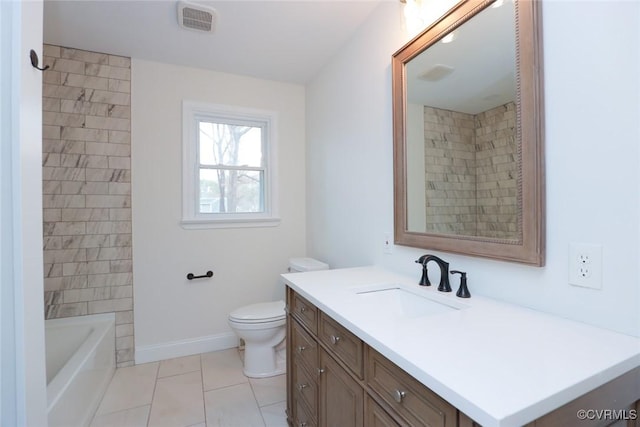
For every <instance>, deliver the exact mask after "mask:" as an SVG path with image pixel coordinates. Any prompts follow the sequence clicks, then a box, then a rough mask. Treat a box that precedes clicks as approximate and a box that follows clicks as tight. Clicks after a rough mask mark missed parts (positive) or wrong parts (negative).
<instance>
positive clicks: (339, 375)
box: [287, 287, 640, 427]
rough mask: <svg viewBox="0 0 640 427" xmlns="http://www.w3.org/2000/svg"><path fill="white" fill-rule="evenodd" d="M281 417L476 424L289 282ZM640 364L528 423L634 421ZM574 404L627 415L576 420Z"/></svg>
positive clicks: (446, 426) (409, 425)
mask: <svg viewBox="0 0 640 427" xmlns="http://www.w3.org/2000/svg"><path fill="white" fill-rule="evenodd" d="M287 311H288V315H287V333H288V342H287V421H288V423H289V424H290V425H291V426H292V427H293V426H295V427H312V426H313V427H316V426H317V427H426V426H429V427H481V426H480V425H479V424H477V423H476V422H474V421H473V420H472V419H471V418H469V417H468V416H466V415H465V414H463V413H462V412H460V411H459V410H458V409H457V408H455V407H454V406H452V405H451V404H450V403H449V402H447V401H445V400H444V399H443V398H442V397H440V396H439V395H437V394H436V393H434V392H433V391H432V390H430V389H429V388H427V387H425V386H424V385H423V384H422V383H420V382H419V381H417V380H416V379H415V378H413V377H412V376H411V375H409V374H408V373H407V372H405V371H404V370H402V369H401V368H399V367H398V366H397V365H395V364H394V363H393V362H391V361H390V360H388V359H387V358H386V357H384V356H383V355H382V354H380V353H378V352H377V351H376V350H374V349H373V348H372V347H370V346H368V345H367V344H366V343H365V342H363V341H362V340H360V339H359V338H358V337H357V336H356V335H354V334H353V333H351V332H350V331H349V330H347V329H346V328H345V327H344V326H342V325H341V324H340V323H339V322H337V321H336V320H335V319H333V318H331V317H330V316H328V315H327V314H326V313H324V312H322V311H321V310H319V309H318V308H317V307H316V306H315V305H314V304H312V303H311V302H309V301H307V300H306V299H305V298H303V297H302V296H300V295H299V294H297V293H296V292H295V291H294V290H293V289H291V288H289V287H287ZM638 399H640V368H636V369H633V370H631V371H628V372H627V373H625V374H623V375H621V376H619V377H618V378H615V379H613V380H611V381H609V382H608V383H606V384H604V385H602V386H600V387H598V388H596V389H595V390H592V391H591V392H589V393H586V394H585V395H583V396H580V397H579V398H577V399H575V400H574V401H572V402H569V403H567V404H566V405H564V406H562V407H560V408H557V409H555V410H554V411H551V412H550V413H548V414H546V415H544V416H541V417H540V418H538V419H537V420H535V421H532V422H531V423H529V424H527V426H526V427H552V426H553V427H565V426H570V425H578V424H579V425H580V426H584V427H587V426H593V427H596V426H598V427H601V426H613V425H615V426H616V427H622V426H624V427H640V421H639V420H638V419H636V418H640V400H638ZM579 409H601V410H602V409H606V410H612V411H625V412H624V414H626V415H628V416H634V414H635V418H633V419H627V420H618V421H615V420H603V419H593V420H578V419H577V418H576V413H577V411H578V410H579Z"/></svg>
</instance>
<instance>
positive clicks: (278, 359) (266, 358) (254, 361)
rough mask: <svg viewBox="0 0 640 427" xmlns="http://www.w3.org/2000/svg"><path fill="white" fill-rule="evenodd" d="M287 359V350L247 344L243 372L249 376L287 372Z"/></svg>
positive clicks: (266, 376)
mask: <svg viewBox="0 0 640 427" xmlns="http://www.w3.org/2000/svg"><path fill="white" fill-rule="evenodd" d="M286 369H287V361H286V352H285V350H284V349H283V350H279V351H274V350H273V348H264V347H261V348H260V347H259V348H256V347H253V348H251V346H250V345H248V344H245V349H244V368H243V370H242V372H243V373H244V375H245V376H247V377H249V378H268V377H274V376H276V375H282V374H284V373H285V372H286Z"/></svg>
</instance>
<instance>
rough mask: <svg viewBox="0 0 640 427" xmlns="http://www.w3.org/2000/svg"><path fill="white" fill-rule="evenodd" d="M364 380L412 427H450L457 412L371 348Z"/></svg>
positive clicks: (454, 423) (453, 424)
mask: <svg viewBox="0 0 640 427" xmlns="http://www.w3.org/2000/svg"><path fill="white" fill-rule="evenodd" d="M366 365H367V367H366V382H367V384H368V385H369V387H370V388H371V389H372V390H373V391H374V392H375V393H377V394H378V395H379V396H380V397H381V398H382V399H383V400H384V401H385V402H386V403H387V404H389V406H390V407H391V408H393V410H394V411H396V412H397V413H398V414H399V415H400V416H401V417H402V418H404V419H405V420H406V421H407V422H408V423H409V424H410V425H412V426H430V427H436V426H441V427H454V426H456V424H457V411H456V409H455V408H454V407H453V406H451V405H450V404H449V403H447V402H446V401H445V400H444V399H442V398H441V397H440V396H438V395H437V394H435V393H434V392H432V391H431V390H429V389H428V388H427V387H425V386H424V385H422V384H421V383H420V382H418V381H417V380H415V379H414V378H413V377H411V376H410V375H409V374H407V373H406V372H404V371H403V370H402V369H400V368H399V367H397V366H396V365H394V364H393V363H392V362H391V361H389V360H387V359H386V358H385V357H384V356H382V355H381V354H380V353H378V352H376V351H375V350H373V349H372V348H370V347H368V348H367V362H366Z"/></svg>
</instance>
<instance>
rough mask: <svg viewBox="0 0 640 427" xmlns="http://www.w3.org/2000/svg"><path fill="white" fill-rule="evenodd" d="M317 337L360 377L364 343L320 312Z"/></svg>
mask: <svg viewBox="0 0 640 427" xmlns="http://www.w3.org/2000/svg"><path fill="white" fill-rule="evenodd" d="M318 329H319V330H318V339H319V340H320V341H321V342H322V343H324V344H325V345H326V346H327V347H328V348H329V349H330V350H331V351H332V352H333V353H334V354H335V355H336V356H337V358H338V359H340V360H341V361H342V362H343V363H344V364H345V365H347V367H349V369H351V370H352V371H353V373H354V374H356V375H357V376H358V378H362V370H363V369H362V356H363V352H364V344H363V343H362V341H361V340H360V338H358V337H356V336H355V335H353V334H352V333H351V332H349V331H348V330H347V329H345V328H344V327H342V326H341V325H340V324H338V322H336V321H335V320H333V319H332V318H331V317H329V316H327V315H326V314H324V313H320V325H319V328H318Z"/></svg>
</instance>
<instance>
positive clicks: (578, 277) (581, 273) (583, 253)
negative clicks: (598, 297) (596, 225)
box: [569, 243, 602, 289]
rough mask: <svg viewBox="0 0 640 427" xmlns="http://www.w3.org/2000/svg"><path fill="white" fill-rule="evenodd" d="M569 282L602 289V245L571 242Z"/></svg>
mask: <svg viewBox="0 0 640 427" xmlns="http://www.w3.org/2000/svg"><path fill="white" fill-rule="evenodd" d="M569 284H570V285H574V286H581V287H584V288H591V289H602V245H597V244H592V243H571V244H569Z"/></svg>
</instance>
